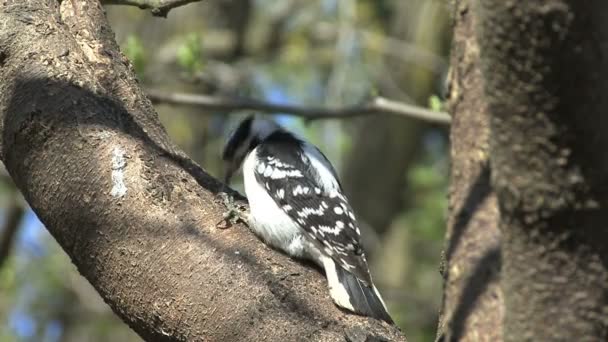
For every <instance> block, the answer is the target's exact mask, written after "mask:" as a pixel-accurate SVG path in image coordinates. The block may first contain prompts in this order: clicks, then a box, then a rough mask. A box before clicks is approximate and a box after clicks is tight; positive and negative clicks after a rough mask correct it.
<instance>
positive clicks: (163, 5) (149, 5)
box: [101, 0, 201, 17]
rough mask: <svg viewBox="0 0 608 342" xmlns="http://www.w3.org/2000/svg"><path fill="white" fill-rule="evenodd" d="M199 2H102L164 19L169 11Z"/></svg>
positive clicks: (111, 0)
mask: <svg viewBox="0 0 608 342" xmlns="http://www.w3.org/2000/svg"><path fill="white" fill-rule="evenodd" d="M199 1H201V0H102V1H101V2H102V3H104V4H106V5H128V6H137V7H139V8H141V9H149V10H150V11H151V12H152V14H153V15H155V16H158V17H166V16H167V14H168V13H169V11H170V10H172V9H174V8H177V7H180V6H184V5H187V4H189V3H192V2H199Z"/></svg>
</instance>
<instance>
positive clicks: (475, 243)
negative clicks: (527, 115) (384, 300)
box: [437, 0, 503, 341]
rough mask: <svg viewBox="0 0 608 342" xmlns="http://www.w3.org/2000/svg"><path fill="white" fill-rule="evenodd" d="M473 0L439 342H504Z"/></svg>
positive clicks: (461, 64)
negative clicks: (502, 341) (441, 341)
mask: <svg viewBox="0 0 608 342" xmlns="http://www.w3.org/2000/svg"><path fill="white" fill-rule="evenodd" d="M471 6H472V4H471V1H470V0H460V1H457V2H456V4H455V6H454V20H455V27H454V40H453V44H452V53H451V71H450V79H449V94H448V96H449V98H448V105H449V108H450V110H449V111H450V113H451V114H452V125H451V130H450V139H451V160H452V173H451V177H450V189H449V217H448V226H447V232H446V241H447V245H446V249H445V254H444V258H445V264H444V265H443V266H442V273H443V276H444V279H445V283H444V298H443V307H442V309H441V315H440V322H439V330H438V335H437V337H438V340H443V341H501V340H502V317H503V299H502V291H501V289H500V266H501V255H500V231H499V230H498V222H499V215H498V208H497V203H496V194H495V193H494V191H493V190H492V188H491V186H490V169H489V161H488V159H489V139H490V127H489V116H488V111H487V102H486V101H485V98H484V97H483V87H482V78H481V71H480V65H479V58H478V57H479V47H478V45H477V42H476V40H475V20H476V18H475V17H474V15H473V13H472V11H471Z"/></svg>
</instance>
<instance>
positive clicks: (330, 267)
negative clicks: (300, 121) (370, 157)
mask: <svg viewBox="0 0 608 342" xmlns="http://www.w3.org/2000/svg"><path fill="white" fill-rule="evenodd" d="M222 158H223V160H224V162H225V163H226V173H225V182H226V183H227V184H229V183H230V179H231V177H232V175H233V174H234V173H235V172H236V171H238V169H239V168H240V167H241V165H242V168H243V178H244V185H245V193H246V195H247V199H248V202H249V207H250V213H249V216H248V218H247V221H248V223H249V226H250V228H251V229H252V230H253V231H254V233H255V234H256V235H258V236H259V237H260V238H261V239H262V240H263V241H264V242H265V243H267V244H268V245H270V246H272V247H274V248H276V249H279V250H281V251H283V252H284V253H286V254H288V255H289V256H291V257H294V258H300V259H308V260H311V261H313V262H315V263H316V264H317V265H319V266H320V267H321V268H323V269H324V270H325V275H326V277H327V282H328V287H329V293H330V296H331V297H332V299H333V301H334V302H335V303H336V304H337V305H338V306H339V307H342V308H344V309H347V310H349V311H351V312H355V313H357V314H360V315H364V316H370V317H374V318H377V319H380V320H383V321H386V322H388V323H391V324H393V320H392V319H391V317H390V315H389V313H388V310H387V308H386V305H385V304H384V301H383V300H382V297H381V296H380V293H379V292H378V289H377V288H376V286H374V283H373V281H372V277H371V275H370V272H369V269H368V264H367V260H366V258H365V252H364V251H363V248H362V247H361V238H360V234H361V232H360V229H359V226H358V224H357V220H356V218H355V215H354V213H353V209H352V208H351V206H350V204H349V203H348V200H347V198H346V196H345V195H344V192H343V190H342V186H341V184H340V181H339V179H338V176H337V174H336V171H335V170H334V167H333V166H332V165H331V163H330V162H329V160H328V159H327V158H326V157H325V155H324V154H323V153H322V152H321V151H320V150H319V149H318V148H317V147H315V146H314V145H312V144H310V143H309V142H307V141H305V140H304V139H301V138H299V137H297V136H296V135H294V134H292V133H290V132H288V131H287V130H285V129H284V128H282V127H281V126H279V125H278V124H277V123H275V122H274V121H271V120H268V119H263V118H257V117H254V116H250V117H247V118H246V119H244V120H243V121H241V122H240V124H239V125H238V127H237V128H236V129H235V130H234V131H233V133H232V134H231V135H230V137H229V138H228V141H227V143H226V145H225V147H224V151H223V153H222Z"/></svg>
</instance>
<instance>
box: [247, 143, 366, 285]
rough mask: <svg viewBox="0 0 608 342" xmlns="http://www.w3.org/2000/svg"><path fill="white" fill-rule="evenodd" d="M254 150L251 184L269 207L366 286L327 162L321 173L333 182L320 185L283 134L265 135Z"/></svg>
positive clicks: (356, 241) (349, 213)
mask: <svg viewBox="0 0 608 342" xmlns="http://www.w3.org/2000/svg"><path fill="white" fill-rule="evenodd" d="M256 150H257V158H258V161H259V162H258V167H257V169H256V170H255V177H256V180H257V181H258V182H259V183H260V184H263V185H264V187H265V188H266V190H267V191H268V193H269V194H270V196H271V197H272V198H273V200H274V201H275V203H276V204H277V205H278V206H279V207H280V208H281V209H282V210H283V212H285V213H286V214H287V215H288V216H289V217H290V218H291V219H292V220H294V221H295V222H297V223H298V225H299V226H300V228H301V229H302V230H303V231H304V232H305V234H306V236H307V237H308V238H310V240H311V241H313V243H314V244H315V245H316V246H317V247H318V248H319V249H320V250H322V251H324V253H325V254H326V255H328V256H330V257H331V258H332V259H333V260H335V261H336V262H337V263H338V264H339V265H340V266H341V267H342V268H344V269H345V270H346V271H348V272H351V273H353V274H354V275H355V276H356V277H357V278H359V279H361V280H362V281H364V282H365V283H367V284H371V279H370V275H369V271H368V268H367V262H366V260H365V255H364V252H363V249H362V248H361V245H360V235H359V234H360V231H359V228H358V226H357V222H356V220H355V216H354V214H353V210H352V208H351V206H350V204H349V203H348V201H347V199H346V197H345V196H344V195H343V194H342V190H341V187H340V186H339V183H338V181H337V178H335V171H334V170H333V168H332V167H331V165H330V164H329V162H326V167H328V168H330V170H329V171H330V172H331V177H332V178H333V179H323V178H324V177H325V178H327V175H325V176H323V175H321V174H320V173H321V172H320V170H319V168H318V166H315V163H314V162H313V161H311V160H310V159H309V158H308V157H307V154H306V153H305V147H304V143H303V142H302V141H299V140H297V139H296V138H295V137H293V136H292V135H291V134H289V133H286V132H278V133H275V134H273V135H271V136H270V137H268V138H267V139H266V140H265V141H264V142H263V143H262V144H260V145H259V146H258V148H257V149H256ZM316 152H318V153H319V155H320V156H321V157H322V158H325V156H323V155H322V153H321V152H320V151H318V150H316ZM325 161H326V159H325ZM329 183H332V184H329Z"/></svg>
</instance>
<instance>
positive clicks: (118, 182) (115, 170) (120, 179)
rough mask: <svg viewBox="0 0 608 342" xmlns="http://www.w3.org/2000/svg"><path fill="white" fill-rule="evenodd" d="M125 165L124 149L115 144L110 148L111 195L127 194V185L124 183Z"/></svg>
mask: <svg viewBox="0 0 608 342" xmlns="http://www.w3.org/2000/svg"><path fill="white" fill-rule="evenodd" d="M126 167H127V160H126V159H125V151H124V150H123V149H122V148H120V147H119V146H115V147H114V150H112V191H111V192H110V194H111V195H112V196H113V197H123V196H124V195H126V194H127V186H126V185H125V169H126Z"/></svg>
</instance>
